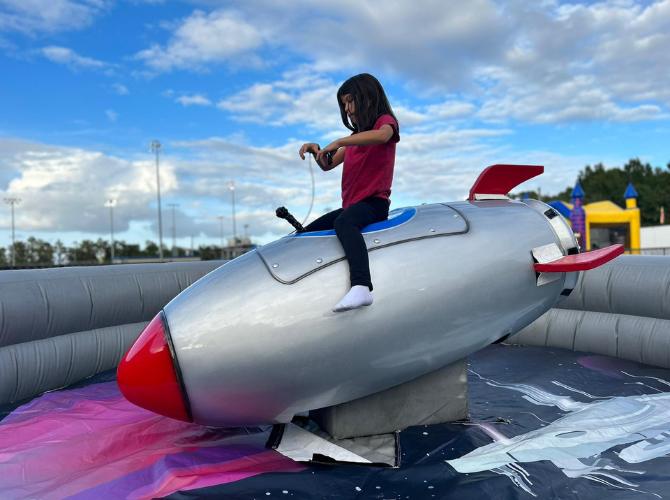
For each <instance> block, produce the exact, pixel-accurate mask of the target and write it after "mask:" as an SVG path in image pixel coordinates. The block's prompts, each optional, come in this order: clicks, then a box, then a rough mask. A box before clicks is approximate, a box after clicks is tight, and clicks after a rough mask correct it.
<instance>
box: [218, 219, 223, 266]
mask: <svg viewBox="0 0 670 500" xmlns="http://www.w3.org/2000/svg"><path fill="white" fill-rule="evenodd" d="M217 219H219V222H221V260H223V215H219V216H218V217H217Z"/></svg>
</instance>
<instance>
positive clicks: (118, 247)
mask: <svg viewBox="0 0 670 500" xmlns="http://www.w3.org/2000/svg"><path fill="white" fill-rule="evenodd" d="M578 180H579V182H580V183H581V185H582V188H583V190H584V193H585V196H584V201H583V202H584V203H591V202H594V201H601V200H610V201H613V202H614V203H616V204H618V205H619V206H621V207H625V206H626V205H625V200H624V192H625V190H626V186H627V185H628V183H629V182H632V183H633V185H634V186H635V190H636V191H637V193H638V200H637V203H638V207H639V208H640V212H641V221H642V225H643V226H653V225H657V224H658V223H659V215H660V210H661V207H664V209H665V210H669V209H670V163H669V164H668V165H666V167H665V168H660V167H652V166H651V165H650V164H649V163H642V162H641V161H640V160H639V159H638V158H634V159H631V160H629V161H628V163H626V164H625V165H624V166H623V167H615V168H608V169H605V166H604V165H603V164H602V163H597V164H595V165H593V166H591V165H587V166H586V167H585V168H584V169H583V170H581V171H580V173H579V176H578ZM573 187H574V186H567V187H566V188H565V189H564V190H563V191H561V192H560V193H558V194H556V195H544V194H540V193H537V192H534V191H531V192H526V193H524V194H526V195H529V196H530V197H531V198H536V199H541V200H542V201H545V202H548V201H552V200H562V201H566V202H571V201H572V189H573ZM668 215H669V217H670V213H669V214H668ZM14 248H15V252H16V253H15V262H16V266H22V267H25V266H36V267H37V266H53V265H56V266H58V265H91V264H104V263H110V262H111V247H110V245H109V241H108V240H104V239H102V238H99V239H98V240H97V241H93V240H84V241H82V242H81V243H75V244H73V245H70V246H67V247H66V246H65V245H64V244H63V243H62V242H61V241H60V240H58V241H56V243H54V244H51V243H49V242H48V241H44V240H41V239H39V238H34V237H32V236H31V237H30V238H28V239H27V240H26V241H17V242H16V243H15V247H14ZM114 255H115V256H117V257H124V258H130V259H133V258H158V255H159V252H158V245H157V244H156V243H155V242H153V241H146V242H145V244H144V247H143V248H141V247H140V245H139V244H131V243H126V242H125V241H115V242H114ZM163 255H164V256H166V257H169V256H172V249H170V248H167V247H166V246H165V245H163ZM175 255H176V256H179V257H184V256H191V250H190V249H187V248H182V247H178V248H176V249H175ZM192 256H193V257H198V258H200V259H202V260H211V259H218V258H220V256H221V249H220V247H218V246H200V247H198V248H197V249H194V251H193V255H192ZM10 264H11V248H2V247H0V267H8V266H9V265H10Z"/></svg>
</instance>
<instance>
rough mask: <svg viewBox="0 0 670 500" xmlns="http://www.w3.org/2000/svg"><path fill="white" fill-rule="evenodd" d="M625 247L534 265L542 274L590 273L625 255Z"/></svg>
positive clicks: (612, 246) (585, 253)
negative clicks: (591, 270)
mask: <svg viewBox="0 0 670 500" xmlns="http://www.w3.org/2000/svg"><path fill="white" fill-rule="evenodd" d="M623 252H624V248H623V245H611V246H608V247H605V248H599V249H598V250H592V251H590V252H584V253H578V254H574V255H566V256H565V257H561V258H560V259H556V260H552V261H551V262H543V263H540V262H537V263H535V264H534V266H533V267H534V268H535V271H537V272H540V273H572V272H578V271H588V270H589V269H594V268H596V267H600V266H602V265H603V264H606V263H608V262H609V261H611V260H613V259H615V258H616V257H618V256H619V255H621V254H623Z"/></svg>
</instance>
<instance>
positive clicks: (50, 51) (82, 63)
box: [42, 45, 110, 69]
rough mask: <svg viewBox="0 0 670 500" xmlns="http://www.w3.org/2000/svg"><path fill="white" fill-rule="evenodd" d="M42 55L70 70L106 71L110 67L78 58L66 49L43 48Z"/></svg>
mask: <svg viewBox="0 0 670 500" xmlns="http://www.w3.org/2000/svg"><path fill="white" fill-rule="evenodd" d="M42 55H44V57H46V58H47V59H49V60H50V61H52V62H55V63H58V64H64V65H65V66H68V67H70V68H72V69H78V68H82V69H106V68H109V67H110V65H109V64H107V63H105V62H103V61H99V60H97V59H93V58H91V57H84V56H80V55H79V54H77V53H76V52H75V51H74V50H72V49H69V48H67V47H57V46H55V45H51V46H49V47H43V48H42Z"/></svg>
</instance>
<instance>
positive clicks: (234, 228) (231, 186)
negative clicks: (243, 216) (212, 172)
mask: <svg viewBox="0 0 670 500" xmlns="http://www.w3.org/2000/svg"><path fill="white" fill-rule="evenodd" d="M228 189H230V192H231V194H232V195H233V244H234V245H235V246H237V226H236V225H235V181H230V184H228Z"/></svg>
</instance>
